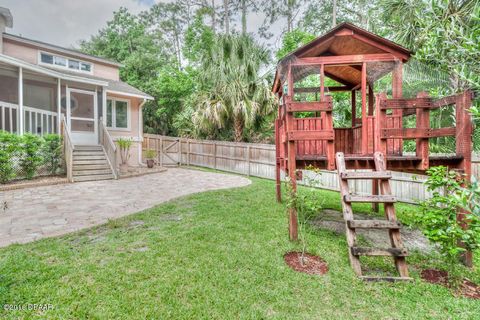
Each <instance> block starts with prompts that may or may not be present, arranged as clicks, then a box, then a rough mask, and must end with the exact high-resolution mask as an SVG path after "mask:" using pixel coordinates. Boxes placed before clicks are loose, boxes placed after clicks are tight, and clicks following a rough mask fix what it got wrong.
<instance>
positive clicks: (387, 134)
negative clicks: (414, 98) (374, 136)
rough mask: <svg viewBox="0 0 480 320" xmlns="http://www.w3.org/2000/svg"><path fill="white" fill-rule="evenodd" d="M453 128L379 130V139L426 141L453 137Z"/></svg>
mask: <svg viewBox="0 0 480 320" xmlns="http://www.w3.org/2000/svg"><path fill="white" fill-rule="evenodd" d="M455 132H456V129H455V127H449V128H440V129H431V128H426V129H421V128H391V129H381V134H380V138H381V139H427V138H435V137H449V136H455Z"/></svg>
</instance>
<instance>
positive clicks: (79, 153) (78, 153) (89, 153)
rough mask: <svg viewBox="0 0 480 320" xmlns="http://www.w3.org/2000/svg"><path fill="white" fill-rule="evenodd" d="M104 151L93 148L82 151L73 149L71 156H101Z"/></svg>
mask: <svg viewBox="0 0 480 320" xmlns="http://www.w3.org/2000/svg"><path fill="white" fill-rule="evenodd" d="M104 154H105V153H104V152H103V150H94V151H83V150H74V151H73V156H74V157H76V156H103V155H104Z"/></svg>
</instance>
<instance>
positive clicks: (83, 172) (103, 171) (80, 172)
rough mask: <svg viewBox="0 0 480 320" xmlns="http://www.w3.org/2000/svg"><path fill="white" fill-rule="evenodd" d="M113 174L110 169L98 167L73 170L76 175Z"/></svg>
mask: <svg viewBox="0 0 480 320" xmlns="http://www.w3.org/2000/svg"><path fill="white" fill-rule="evenodd" d="M104 174H112V170H110V169H97V170H73V175H74V176H92V175H104Z"/></svg>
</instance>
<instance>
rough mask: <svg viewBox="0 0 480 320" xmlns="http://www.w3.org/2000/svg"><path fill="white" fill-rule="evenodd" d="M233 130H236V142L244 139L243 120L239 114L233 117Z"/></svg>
mask: <svg viewBox="0 0 480 320" xmlns="http://www.w3.org/2000/svg"><path fill="white" fill-rule="evenodd" d="M233 130H234V140H235V142H242V141H243V120H242V117H241V116H239V115H236V116H234V118H233Z"/></svg>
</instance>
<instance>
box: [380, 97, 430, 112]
mask: <svg viewBox="0 0 480 320" xmlns="http://www.w3.org/2000/svg"><path fill="white" fill-rule="evenodd" d="M380 107H381V108H382V109H384V110H389V109H418V108H422V109H432V108H434V106H433V103H432V99H431V98H429V97H424V96H420V97H418V96H417V98H413V99H400V98H396V99H388V100H385V101H384V102H383V103H382V105H381V106H380Z"/></svg>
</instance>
